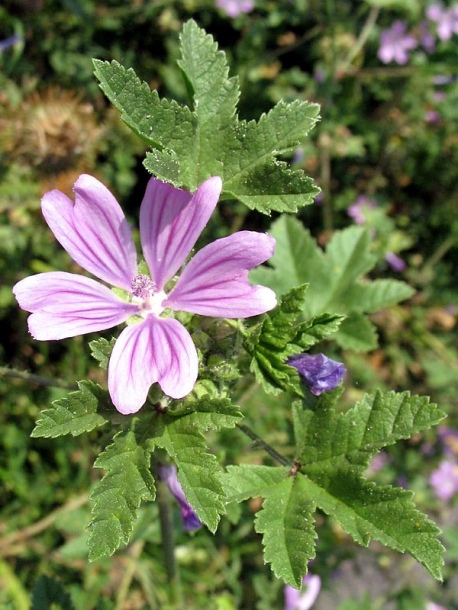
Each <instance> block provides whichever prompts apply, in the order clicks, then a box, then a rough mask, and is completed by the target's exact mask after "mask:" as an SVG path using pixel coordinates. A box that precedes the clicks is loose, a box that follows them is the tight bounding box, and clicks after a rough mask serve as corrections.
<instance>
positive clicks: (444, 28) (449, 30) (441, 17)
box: [426, 4, 458, 40]
mask: <svg viewBox="0 0 458 610" xmlns="http://www.w3.org/2000/svg"><path fill="white" fill-rule="evenodd" d="M426 16H427V17H428V19H430V20H431V21H435V22H436V23H437V26H436V27H437V35H438V36H439V38H440V39H441V40H450V38H451V37H452V35H453V34H458V6H454V7H451V8H442V6H441V5H440V4H432V5H431V6H429V7H428V8H427V9H426Z"/></svg>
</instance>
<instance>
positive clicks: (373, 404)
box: [295, 389, 445, 472]
mask: <svg viewBox="0 0 458 610" xmlns="http://www.w3.org/2000/svg"><path fill="white" fill-rule="evenodd" d="M340 393H341V390H340V389H338V390H334V391H333V392H325V393H324V394H323V395H322V396H321V397H320V398H319V400H318V402H317V405H316V408H315V410H314V411H313V416H310V412H304V413H306V417H307V422H306V423H305V422H303V423H302V426H301V428H300V430H299V431H298V432H295V433H296V436H298V435H299V434H300V435H301V436H302V437H304V436H305V440H304V451H303V453H302V454H300V455H298V456H297V457H298V458H299V460H300V461H301V463H302V465H303V466H304V467H305V468H306V469H308V468H309V467H310V468H312V467H313V468H314V465H318V467H319V468H323V469H324V470H326V472H327V471H328V470H329V471H331V470H335V469H336V468H338V467H340V466H345V467H346V466H347V465H350V466H352V467H358V468H359V471H360V472H362V470H363V469H365V468H366V467H367V466H368V464H369V461H370V459H371V458H372V457H373V456H374V455H375V453H376V452H377V451H379V450H380V449H381V448H382V447H386V446H388V445H392V444H393V443H395V442H396V441H398V440H400V439H406V438H410V436H412V434H417V433H419V432H422V431H424V430H427V429H429V428H431V427H432V426H434V425H436V424H438V423H439V422H440V421H441V420H442V419H443V418H444V417H445V414H444V413H443V412H442V411H441V410H440V409H439V408H438V407H437V405H435V404H431V403H430V402H429V398H428V397H424V396H411V395H410V393H409V392H402V393H397V392H386V393H382V392H380V391H379V390H377V391H376V392H375V393H373V394H366V395H365V396H364V398H363V399H362V400H361V401H359V402H358V403H356V404H355V406H354V407H352V408H351V409H349V410H348V411H346V412H345V413H338V414H336V413H334V405H335V403H336V400H337V398H338V397H339V395H340ZM304 426H306V429H304ZM307 471H308V470H307Z"/></svg>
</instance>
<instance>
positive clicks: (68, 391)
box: [0, 0, 458, 610]
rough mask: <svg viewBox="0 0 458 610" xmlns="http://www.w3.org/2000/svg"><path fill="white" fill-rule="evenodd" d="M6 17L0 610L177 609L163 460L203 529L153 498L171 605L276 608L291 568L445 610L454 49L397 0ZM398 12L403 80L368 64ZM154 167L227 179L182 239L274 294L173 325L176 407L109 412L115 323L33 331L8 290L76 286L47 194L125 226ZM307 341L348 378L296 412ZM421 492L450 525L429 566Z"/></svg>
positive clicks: (451, 410)
mask: <svg viewBox="0 0 458 610" xmlns="http://www.w3.org/2000/svg"><path fill="white" fill-rule="evenodd" d="M22 4H23V3H14V2H11V1H8V0H7V1H6V3H5V5H4V6H2V8H0V17H1V18H0V42H1V41H2V40H4V39H6V38H7V37H8V36H10V35H13V34H14V35H17V36H18V37H19V38H18V40H17V42H15V43H14V44H13V46H11V47H9V48H5V49H3V47H2V50H1V51H0V67H1V71H0V72H1V75H0V84H1V86H2V87H1V91H2V93H1V102H2V103H1V104H0V237H1V239H0V275H1V276H2V286H0V330H1V332H2V343H1V345H0V360H1V362H0V391H1V393H2V404H3V406H4V408H3V409H2V415H1V423H2V430H3V435H1V436H2V438H1V441H0V442H1V448H2V458H1V461H0V473H1V485H2V490H4V494H3V496H2V499H3V502H2V514H3V518H2V534H1V536H0V549H1V551H2V557H3V559H2V562H0V583H1V586H0V606H2V607H5V608H13V609H16V608H19V609H22V608H27V607H32V608H36V609H37V610H39V609H41V608H45V607H49V606H50V605H53V607H54V606H55V607H62V608H64V607H65V608H75V610H79V609H83V608H84V609H89V610H90V609H95V608H98V609H100V610H108V609H111V608H115V607H116V608H121V607H127V606H129V607H139V608H141V607H151V608H158V607H160V608H165V609H167V608H172V607H173V608H174V607H178V606H177V603H178V602H177V600H176V598H175V597H174V595H175V594H174V592H173V586H171V585H170V582H169V581H170V579H169V575H168V574H167V567H166V563H165V562H164V558H163V555H162V548H161V535H162V534H161V530H160V527H162V526H160V524H161V523H162V519H163V515H162V514H161V510H162V508H161V506H160V502H161V501H162V500H161V499H160V498H159V496H160V490H159V487H160V485H161V484H162V482H161V481H160V480H159V477H158V472H157V467H158V464H162V463H167V464H168V463H170V462H172V463H174V464H176V466H177V468H178V479H179V483H180V484H181V487H182V489H183V490H184V493H185V495H186V499H187V501H188V502H189V503H190V504H191V505H192V507H193V509H194V511H195V512H196V513H197V515H198V517H199V519H200V520H201V522H202V523H204V524H205V526H204V527H203V528H201V529H200V530H198V531H196V532H195V533H194V534H193V535H192V537H190V536H189V535H188V534H186V533H184V532H182V531H181V528H180V525H179V520H178V516H177V514H176V512H177V511H176V510H174V509H173V507H170V505H169V507H168V511H169V512H168V514H169V516H170V517H173V525H174V526H175V528H174V529H175V536H176V538H177V557H178V558H179V564H180V565H179V567H180V572H181V578H182V588H183V596H184V607H189V608H191V609H192V608H202V607H209V608H228V609H229V608H237V607H250V608H258V609H259V610H266V609H267V608H272V607H282V603H283V598H282V590H283V583H284V582H288V583H290V584H292V585H294V586H299V585H300V583H301V580H302V576H303V575H304V574H305V573H306V572H307V571H310V572H313V573H316V574H319V575H320V577H321V579H322V593H320V596H319V597H318V600H317V602H316V608H317V609H318V610H323V608H325V607H336V608H347V607H348V608H350V607H351V608H359V607H364V608H369V607H370V608H372V607H374V608H377V607H380V605H381V604H385V605H386V606H387V607H391V606H390V604H391V605H392V606H393V607H395V606H396V607H399V608H401V607H402V608H410V607H411V608H419V607H423V606H425V607H426V604H427V603H428V602H432V601H435V602H437V603H438V604H441V605H443V606H446V607H450V608H452V607H455V606H456V604H457V603H458V601H457V598H456V587H455V583H454V573H455V572H456V561H457V557H456V552H455V550H454V548H455V547H456V532H455V530H456V527H455V526H454V525H453V524H454V522H455V521H456V501H457V500H456V498H457V496H456V494H455V495H452V496H451V497H450V499H448V500H443V499H442V498H441V497H440V496H439V495H438V494H440V493H442V491H441V489H438V488H436V487H434V486H432V485H430V484H429V482H428V481H429V477H430V473H431V472H435V470H434V469H436V470H439V469H440V466H441V464H442V463H443V462H444V461H447V462H451V463H452V464H455V465H456V462H457V461H458V457H457V455H456V446H455V445H454V444H453V443H452V442H451V443H448V442H447V441H446V440H444V439H445V438H446V436H444V435H445V432H444V427H441V428H439V436H438V435H437V433H436V432H434V431H433V430H430V428H431V426H434V425H436V424H437V423H438V422H439V421H441V419H442V417H443V416H444V414H443V413H442V411H441V410H439V409H438V408H437V407H436V406H435V404H433V402H434V403H436V402H437V403H439V404H440V405H442V406H443V408H444V410H445V411H446V412H447V414H448V416H449V418H448V420H447V425H448V426H449V427H450V428H451V429H453V428H454V427H456V426H457V424H458V422H457V421H456V418H457V411H456V409H457V406H458V403H457V399H456V396H457V394H456V387H455V386H456V376H457V372H458V353H457V349H456V307H455V303H456V301H457V293H456V285H457V279H458V278H457V268H456V247H457V235H458V233H457V231H458V223H457V222H456V217H457V216H456V196H455V191H454V187H453V185H454V184H455V183H456V178H457V169H456V168H457V167H458V163H457V161H458V158H457V157H458V148H457V146H456V128H457V119H456V101H457V97H458V83H457V81H456V78H455V76H456V56H457V51H456V40H457V39H456V34H452V35H451V37H450V38H449V39H441V38H440V37H439V35H438V33H437V24H436V23H435V22H433V21H432V20H431V19H429V20H428V18H427V14H426V2H412V1H410V0H396V1H381V0H380V1H379V0H360V1H357V0H345V1H344V2H333V1H331V2H327V3H316V2H309V3H308V2H305V1H304V0H293V1H292V2H290V3H288V5H287V6H286V5H284V6H283V5H282V4H281V3H274V2H270V1H269V0H257V2H256V3H255V8H254V9H253V11H251V12H249V13H248V14H240V15H238V16H237V17H236V18H233V19H232V18H229V17H228V16H227V15H226V14H225V12H224V10H223V9H218V8H216V6H215V3H214V2H213V1H210V0H192V1H191V2H188V1H186V2H181V1H179V2H174V3H142V4H137V3H134V4H129V5H127V4H126V5H125V6H122V7H121V6H120V5H119V2H115V1H114V0H109V1H108V2H107V3H105V5H104V6H103V7H99V6H96V4H94V3H92V2H89V1H88V0H78V1H77V2H66V3H64V4H62V3H60V2H57V1H56V0H50V2H47V3H40V2H35V3H28V5H27V7H28V8H27V10H25V9H22V8H21V7H22ZM24 6H25V5H24ZM395 20H403V21H405V23H406V31H407V33H408V34H409V35H411V36H414V37H415V38H416V40H417V43H418V44H417V46H416V48H415V49H413V50H412V51H411V52H410V57H409V61H408V63H407V64H406V65H396V64H395V63H391V64H387V65H384V64H382V63H381V60H380V59H379V57H378V55H377V53H378V48H379V41H380V35H381V33H382V31H383V30H385V29H388V28H389V27H391V25H392V24H393V22H394V21H395ZM180 32H181V33H180ZM426 33H427V34H429V35H430V36H432V37H433V38H434V43H435V44H434V48H431V47H430V48H429V49H427V48H426V46H423V40H424V39H423V36H424V35H425V34H426ZM145 41H146V42H145ZM216 41H217V42H216ZM91 58H97V59H95V60H94V61H92V60H91ZM93 70H95V75H96V79H94V76H93ZM97 80H98V82H99V85H100V89H101V91H100V89H99V88H98V87H97ZM102 92H103V93H102ZM103 94H105V96H106V98H108V100H109V101H110V102H111V103H112V105H113V106H114V107H115V109H113V108H109V107H108V104H107V100H106V99H105V98H104V96H103ZM320 106H321V109H320ZM319 115H321V119H320V120H318V119H319V118H320V117H319ZM120 119H121V120H120ZM144 168H146V169H147V170H148V172H150V173H154V174H156V175H157V176H158V177H160V178H162V179H164V180H166V181H168V182H170V183H172V184H174V185H176V186H180V187H183V188H189V189H191V190H193V189H195V188H196V187H197V186H198V184H199V183H200V182H202V180H203V179H205V178H206V177H208V176H210V175H214V174H218V175H220V176H222V178H223V196H222V200H221V202H220V203H219V204H218V209H217V212H216V213H215V215H214V217H213V218H212V219H211V221H210V223H209V225H208V227H207V229H206V232H205V233H204V235H203V238H201V241H200V242H199V243H198V247H199V248H200V247H201V246H202V245H204V244H205V243H207V242H208V241H210V240H211V239H212V238H214V237H222V236H226V235H228V234H230V233H232V232H234V231H236V230H239V229H240V228H247V229H251V230H257V231H268V232H269V234H271V235H273V236H274V237H275V239H276V242H277V245H276V251H275V255H274V257H273V258H272V259H271V260H270V261H268V263H267V265H265V266H263V267H262V268H258V269H256V270H254V271H253V272H252V273H251V275H250V277H251V280H252V281H253V282H254V283H260V284H263V285H265V286H270V287H271V288H273V289H274V290H275V292H276V293H277V296H278V302H279V305H278V307H277V308H276V309H275V310H273V311H271V312H268V313H267V314H266V315H264V316H263V317H262V318H260V319H249V320H246V321H243V322H242V321H237V322H236V321H213V320H208V319H205V318H200V317H198V316H195V317H193V318H190V317H189V316H188V317H186V316H184V317H183V323H184V324H185V325H186V326H187V327H188V329H189V330H190V331H191V333H192V336H193V340H194V341H195V343H196V345H197V347H198V350H199V357H200V370H199V382H198V384H197V385H196V387H195V390H194V392H193V393H192V394H191V395H189V396H188V397H187V398H186V399H183V400H180V401H172V400H169V399H168V398H167V397H165V396H163V395H162V394H161V392H160V391H159V388H157V387H153V388H152V391H151V393H150V396H149V401H148V404H147V405H145V407H144V408H143V409H142V410H141V411H140V412H139V413H138V414H137V415H135V416H132V417H131V416H126V417H125V416H121V415H119V414H117V413H115V412H114V408H113V406H112V404H111V402H110V399H109V394H108V392H106V390H105V389H104V387H105V385H106V373H105V371H106V369H107V365H108V360H109V357H110V353H111V349H112V347H113V343H114V339H113V338H112V336H111V334H109V333H106V334H103V336H100V335H97V336H91V337H89V340H86V338H85V337H83V338H76V339H74V340H66V341H62V342H58V343H55V342H51V343H49V344H48V343H40V342H36V341H33V340H32V339H31V338H30V337H29V336H28V334H27V329H26V323H25V315H24V313H23V312H19V311H18V310H17V306H16V304H15V301H14V298H13V296H12V294H11V286H12V285H13V284H14V283H15V282H16V281H17V280H19V279H21V278H22V277H25V276H27V275H29V274H31V273H37V272H43V271H52V270H57V269H59V270H65V271H69V272H78V271H79V269H77V268H76V267H75V265H73V264H72V263H71V262H70V260H69V257H68V256H67V255H66V254H65V252H63V251H62V249H61V248H60V247H59V245H58V244H54V243H53V242H52V240H50V238H49V231H48V230H47V227H46V226H45V224H44V223H43V222H42V219H41V215H40V213H39V199H40V196H41V195H42V194H43V193H44V192H45V191H46V190H49V189H50V188H58V189H60V190H63V191H64V192H67V193H68V194H69V195H70V194H71V186H72V184H73V182H74V181H75V179H76V177H77V176H78V175H79V174H80V173H82V172H87V173H91V174H95V175H97V176H99V177H100V178H101V179H102V180H103V181H104V182H106V183H107V184H109V185H110V187H111V188H112V190H113V192H114V193H116V194H117V195H118V196H119V197H120V202H121V204H122V206H123V208H124V209H125V210H126V211H127V214H128V215H129V216H130V217H131V218H134V217H135V216H137V213H138V204H139V202H140V200H141V197H142V195H143V192H144V184H145V182H146V180H147V178H148V175H147V172H145V171H144ZM320 189H321V193H320V194H319V195H318V196H317V194H318V193H319V191H320ZM316 196H317V197H316ZM314 197H316V202H315V204H314V205H310V204H312V202H313V198H314ZM360 197H364V198H365V200H366V202H367V201H369V204H366V206H365V207H363V208H361V209H362V210H363V219H362V220H356V219H355V216H352V215H351V213H352V206H353V205H355V204H356V203H358V202H360V199H359V198H360ZM295 212H298V214H297V215H296V217H293V216H292V215H291V214H292V213H295ZM270 215H272V216H273V220H271V219H270V218H269V216H270ZM350 218H352V219H353V220H355V222H356V223H357V224H358V225H359V226H349V225H351V222H352V221H351V220H350ZM392 255H396V256H397V257H401V265H400V267H399V266H398V267H397V268H396V267H395V266H393V267H392V266H391V265H392V263H391V262H390V261H393V258H392ZM398 263H399V260H398ZM404 266H405V268H404V269H403V267H404ZM180 321H182V320H180ZM309 350H311V351H312V352H318V351H323V352H326V353H327V354H329V355H331V356H332V357H334V358H337V359H339V360H343V361H344V363H345V366H346V368H347V371H348V374H347V377H346V379H345V380H344V383H343V385H342V387H341V388H338V389H337V390H334V391H332V392H325V393H324V395H322V396H321V397H320V398H315V397H313V396H311V395H310V393H309V392H308V390H307V388H306V387H305V386H304V385H303V383H302V381H301V378H300V377H299V375H298V374H297V371H296V369H294V368H293V367H290V366H288V365H287V364H286V360H287V359H288V357H289V356H291V355H294V354H299V353H301V352H304V351H309ZM90 352H91V354H92V356H93V359H95V361H96V362H97V363H98V364H99V368H97V367H96V366H94V360H93V359H91V358H90ZM17 369H19V370H17ZM13 375H15V376H13ZM77 380H80V381H77ZM406 389H408V390H409V391H407V392H406V391H405V390H406ZM425 394H428V395H431V396H432V400H433V402H429V400H428V399H427V398H424V397H422V396H421V395H425ZM242 417H244V420H243V423H242ZM33 421H36V424H35V427H33ZM247 435H248V437H249V438H247ZM380 464H383V467H380ZM93 466H95V468H94V469H93V468H92V467H93ZM431 480H432V479H431ZM156 487H157V488H158V493H157V495H158V497H157V498H156V499H155V500H154V498H155V492H156ZM406 488H407V489H406ZM31 490H32V492H31ZM88 490H89V494H88ZM89 495H90V498H91V500H90V501H88V497H89ZM413 495H414V498H415V502H416V504H417V505H418V506H419V508H421V510H422V511H424V512H425V513H427V514H428V515H430V517H431V518H432V519H433V520H434V521H436V522H437V523H438V525H439V526H440V527H443V526H445V527H444V534H443V536H442V537H441V540H442V542H443V543H444V545H445V547H446V549H447V551H446V553H445V565H443V564H442V551H443V549H442V546H441V543H440V542H439V541H438V539H437V536H438V528H437V527H436V526H435V525H434V524H433V523H432V521H431V520H430V519H429V518H427V517H426V516H425V515H424V514H423V512H420V510H418V509H417V508H416V507H415V505H414V504H413ZM245 501H248V502H247V503H246V504H245ZM253 513H255V518H254V528H252V523H253ZM88 523H90V526H89V529H88V530H86V529H85V528H86V526H87V524H88ZM210 532H212V533H211V534H210ZM260 536H262V547H263V550H262V549H261V544H260ZM371 541H372V543H371ZM373 541H375V542H378V544H374V543H373ZM370 543H371V544H370ZM380 543H381V544H380ZM368 544H370V551H368V550H366V549H364V548H363V549H362V548H360V547H361V546H363V547H364V546H367V545H368ZM382 545H383V547H382ZM124 547H125V548H124ZM398 552H401V553H407V554H408V556H405V557H401V556H400V555H399V554H398ZM369 557H372V558H373V559H372V561H373V566H374V567H373V572H372V573H369V572H368V573H366V572H364V569H363V568H362V567H361V565H362V564H364V566H365V567H367V569H368V570H369V566H370V565H371V563H370V560H369V559H368V558H369ZM412 557H413V558H415V560H416V561H418V562H419V563H420V564H422V565H423V566H424V567H426V570H423V571H421V570H418V571H415V570H416V568H413V566H414V565H415V562H414V559H412ZM312 558H313V562H312V563H310V560H311V559H312ZM89 560H91V561H89ZM263 562H264V563H267V564H268V567H263V565H262V564H263ZM349 564H351V565H352V566H353V570H349V568H348V565H349ZM270 568H271V569H270ZM412 568H413V569H414V571H413V572H412ZM427 572H429V573H430V574H432V575H433V576H434V577H435V578H437V579H440V578H441V577H442V578H443V579H444V584H443V585H442V586H441V587H440V588H439V587H436V586H435V585H434V584H433V582H432V579H429V580H428V578H429V577H428V574H427ZM51 574H53V575H58V578H55V577H54V576H52V577H51ZM368 574H369V576H368ZM404 574H410V576H409V577H407V576H404ZM412 574H413V575H412ZM43 575H45V576H43ZM120 575H121V576H120ZM441 575H442V576H441ZM279 579H280V580H279ZM344 581H345V582H344ZM379 581H380V582H379ZM368 582H370V585H371V586H370V588H369V586H368V584H367V583H368ZM348 587H350V589H351V591H352V596H351V597H352V599H348V594H347V593H346V591H347V590H348ZM327 595H328V597H326V596H327ZM329 596H331V597H329ZM320 600H321V601H320ZM326 604H327V606H326ZM314 607H315V606H314Z"/></svg>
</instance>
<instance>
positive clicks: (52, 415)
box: [31, 381, 113, 438]
mask: <svg viewBox="0 0 458 610" xmlns="http://www.w3.org/2000/svg"><path fill="white" fill-rule="evenodd" d="M78 387H79V390H77V391H76V392H71V393H70V394H69V395H68V396H67V397H65V398H60V399H58V400H55V401H54V402H53V404H52V406H51V407H50V408H49V409H44V410H43V411H41V413H40V416H39V418H38V421H37V423H36V425H35V428H34V429H33V431H32V434H31V436H32V437H34V438H56V437H58V436H64V435H65V434H71V435H72V436H79V435H80V434H83V433H84V432H90V431H91V430H94V429H95V428H98V427H99V426H103V425H104V424H106V423H107V421H108V420H107V419H106V418H105V417H103V415H101V414H100V413H98V411H100V410H102V411H103V410H110V409H112V408H113V405H112V403H111V400H110V397H109V395H108V392H107V391H106V390H103V389H102V388H101V387H100V386H99V385H98V384H96V383H93V382H92V381H79V382H78Z"/></svg>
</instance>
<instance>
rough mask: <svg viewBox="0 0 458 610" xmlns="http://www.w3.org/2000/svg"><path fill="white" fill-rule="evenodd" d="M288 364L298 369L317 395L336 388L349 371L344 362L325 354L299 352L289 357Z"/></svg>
mask: <svg viewBox="0 0 458 610" xmlns="http://www.w3.org/2000/svg"><path fill="white" fill-rule="evenodd" d="M287 364H289V365H290V366H294V368H296V369H297V371H298V372H299V375H300V376H301V377H302V378H303V380H304V381H305V383H306V385H308V387H309V388H310V391H311V392H312V394H314V395H315V396H320V394H322V393H323V392H326V391H327V390H333V389H334V388H336V387H337V386H338V385H339V383H340V382H341V380H342V377H343V376H344V375H345V373H346V372H347V371H346V368H345V367H344V365H343V364H342V362H336V361H335V360H331V358H328V357H327V356H325V355H324V354H315V355H313V356H312V355H310V354H298V355H296V356H291V358H288V360H287Z"/></svg>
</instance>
